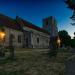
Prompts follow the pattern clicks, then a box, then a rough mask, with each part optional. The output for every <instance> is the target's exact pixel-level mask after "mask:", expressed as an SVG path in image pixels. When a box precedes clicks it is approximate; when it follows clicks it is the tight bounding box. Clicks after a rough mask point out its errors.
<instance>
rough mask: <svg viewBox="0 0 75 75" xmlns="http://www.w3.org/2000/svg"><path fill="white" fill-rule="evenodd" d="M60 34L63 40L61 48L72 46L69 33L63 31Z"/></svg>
mask: <svg viewBox="0 0 75 75" xmlns="http://www.w3.org/2000/svg"><path fill="white" fill-rule="evenodd" d="M58 34H59V37H60V40H61V46H63V45H65V46H70V41H71V37H70V35H69V34H68V32H67V31H65V30H62V31H59V32H58Z"/></svg>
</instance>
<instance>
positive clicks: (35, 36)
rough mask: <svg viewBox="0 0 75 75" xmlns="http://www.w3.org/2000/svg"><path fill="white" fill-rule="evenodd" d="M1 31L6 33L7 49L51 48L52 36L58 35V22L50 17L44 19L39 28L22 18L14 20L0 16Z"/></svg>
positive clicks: (5, 42) (4, 43) (5, 44)
mask: <svg viewBox="0 0 75 75" xmlns="http://www.w3.org/2000/svg"><path fill="white" fill-rule="evenodd" d="M0 31H4V32H5V38H4V42H3V43H2V44H3V45H4V46H5V47H9V46H10V45H13V46H14V47H20V48H21V47H24V48H49V42H50V36H56V35H57V34H58V29H57V22H56V20H55V18H54V17H52V16H50V17H47V18H45V19H43V26H42V28H41V27H38V26H36V25H34V24H32V23H30V22H28V21H26V20H24V19H22V18H21V17H19V16H17V17H16V18H15V19H12V18H10V17H8V16H5V15H3V14H0Z"/></svg>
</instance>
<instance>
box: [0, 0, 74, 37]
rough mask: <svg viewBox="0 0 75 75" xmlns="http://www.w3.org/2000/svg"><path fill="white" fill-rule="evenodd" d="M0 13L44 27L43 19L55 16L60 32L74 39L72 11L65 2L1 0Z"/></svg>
mask: <svg viewBox="0 0 75 75" xmlns="http://www.w3.org/2000/svg"><path fill="white" fill-rule="evenodd" d="M0 13H2V14H4V15H7V16H9V17H12V18H15V17H16V15H17V16H20V17H22V18H23V19H25V20H27V21H29V22H31V23H33V24H35V25H37V26H40V27H42V19H43V18H46V17H48V16H54V17H55V18H56V20H57V25H58V29H59V30H67V31H68V32H69V34H70V35H71V36H72V37H73V33H74V32H75V26H72V25H71V24H70V23H71V22H72V21H71V19H70V18H69V17H71V16H72V11H71V10H70V9H68V8H67V5H66V4H65V3H64V2H63V0H0Z"/></svg>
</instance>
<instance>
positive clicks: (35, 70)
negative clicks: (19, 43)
mask: <svg viewBox="0 0 75 75" xmlns="http://www.w3.org/2000/svg"><path fill="white" fill-rule="evenodd" d="M38 50H39V49H38ZM70 56H72V53H70V52H68V51H67V52H61V51H60V50H59V52H58V54H57V56H56V57H49V55H48V54H47V52H45V51H36V50H34V51H28V52H25V51H16V52H15V60H10V59H5V60H2V61H0V75H64V72H65V64H64V62H65V61H66V59H68V58H69V57H70Z"/></svg>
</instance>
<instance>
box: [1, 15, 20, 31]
mask: <svg viewBox="0 0 75 75" xmlns="http://www.w3.org/2000/svg"><path fill="white" fill-rule="evenodd" d="M0 26H6V27H9V28H13V29H16V30H20V29H21V28H20V26H19V25H18V24H17V23H16V21H15V20H14V19H12V18H10V17H8V16H5V15H3V14H0Z"/></svg>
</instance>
